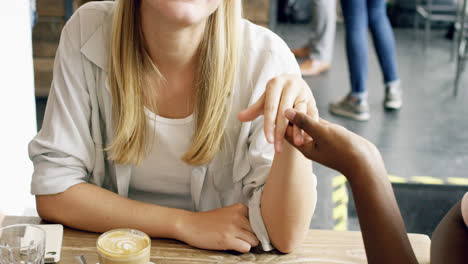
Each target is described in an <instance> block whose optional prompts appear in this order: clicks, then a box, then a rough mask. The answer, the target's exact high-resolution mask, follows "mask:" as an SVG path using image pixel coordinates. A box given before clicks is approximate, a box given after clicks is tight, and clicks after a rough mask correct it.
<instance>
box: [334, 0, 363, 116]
mask: <svg viewBox="0 0 468 264" xmlns="http://www.w3.org/2000/svg"><path fill="white" fill-rule="evenodd" d="M341 7H342V9H343V18H344V22H345V29H346V54H347V58H348V68H349V75H350V81H351V93H350V94H349V95H348V96H346V97H345V98H344V99H342V100H341V101H338V102H336V103H331V104H330V111H331V112H332V113H334V114H337V115H341V116H345V117H349V118H352V119H355V120H361V121H365V120H368V119H369V118H370V114H369V105H368V103H367V91H366V82H367V57H368V55H367V54H368V48H367V46H368V44H367V42H368V40H367V34H368V33H367V32H368V21H367V0H341Z"/></svg>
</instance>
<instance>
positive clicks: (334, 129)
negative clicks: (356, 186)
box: [285, 109, 384, 177]
mask: <svg viewBox="0 0 468 264" xmlns="http://www.w3.org/2000/svg"><path fill="white" fill-rule="evenodd" d="M285 115H286V117H287V118H288V119H289V121H291V123H292V124H293V125H294V126H297V127H298V128H299V129H302V130H304V131H305V132H306V133H307V134H308V135H309V136H310V137H311V138H309V139H306V142H304V143H303V144H302V145H298V144H296V143H295V142H293V141H294V140H293V129H292V127H291V126H289V128H288V131H287V133H286V139H287V140H288V141H289V142H290V143H291V144H292V145H293V146H295V147H296V148H297V149H298V150H299V151H301V152H302V154H304V156H306V157H307V158H308V159H311V160H313V161H316V162H318V163H320V164H322V165H325V166H327V167H330V168H332V169H335V170H337V171H339V172H341V173H343V174H344V175H345V176H347V177H350V176H351V175H354V174H356V173H358V174H359V173H360V172H362V170H369V169H372V170H374V171H373V172H375V169H384V164H383V161H382V158H381V156H380V152H379V151H378V150H377V148H376V147H375V145H374V144H372V143H371V142H369V141H368V140H366V139H364V138H363V137H361V136H358V135H356V134H354V133H353V132H351V131H349V130H347V129H346V128H344V127H342V126H339V125H336V124H332V123H329V122H327V121H325V120H323V119H320V120H319V121H314V119H313V118H312V117H310V116H307V115H305V114H303V113H299V112H297V111H294V110H292V109H289V110H287V111H286V113H285Z"/></svg>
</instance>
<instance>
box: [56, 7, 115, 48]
mask: <svg viewBox="0 0 468 264" xmlns="http://www.w3.org/2000/svg"><path fill="white" fill-rule="evenodd" d="M113 11H114V2H113V1H93V2H88V3H86V4H84V5H82V6H81V7H80V8H78V10H76V12H75V13H74V14H73V16H72V17H71V18H70V19H69V20H68V21H67V23H66V25H65V27H64V30H65V31H67V34H68V35H69V36H70V38H72V39H73V40H74V41H79V43H80V46H83V45H84V44H85V43H86V42H87V41H88V40H89V38H91V36H93V35H94V34H95V32H96V31H98V30H100V29H101V28H103V26H105V30H106V31H109V32H108V33H109V34H110V27H109V26H110V25H111V24H112V14H113Z"/></svg>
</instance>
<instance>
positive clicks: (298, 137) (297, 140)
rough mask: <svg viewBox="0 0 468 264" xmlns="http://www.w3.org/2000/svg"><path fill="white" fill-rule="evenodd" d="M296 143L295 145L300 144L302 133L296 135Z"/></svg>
mask: <svg viewBox="0 0 468 264" xmlns="http://www.w3.org/2000/svg"><path fill="white" fill-rule="evenodd" d="M296 143H297V145H302V143H303V140H302V135H301V134H297V135H296Z"/></svg>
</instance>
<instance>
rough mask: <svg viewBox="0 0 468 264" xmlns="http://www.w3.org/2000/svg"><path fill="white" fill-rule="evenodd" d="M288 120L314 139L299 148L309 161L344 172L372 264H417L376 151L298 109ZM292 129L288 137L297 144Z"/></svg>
mask: <svg viewBox="0 0 468 264" xmlns="http://www.w3.org/2000/svg"><path fill="white" fill-rule="evenodd" d="M286 116H287V118H288V119H289V120H290V121H291V122H292V123H293V124H294V125H296V126H298V127H299V128H301V129H303V130H304V131H305V132H306V133H307V134H308V135H310V136H311V137H312V138H313V140H310V141H308V142H306V143H305V144H303V145H297V144H295V146H296V148H297V149H298V150H300V151H301V152H302V153H303V154H304V155H305V156H306V157H307V158H309V159H312V160H314V161H317V162H319V163H321V164H323V165H325V166H327V167H330V168H332V169H335V170H337V171H339V172H341V173H343V174H344V175H345V176H346V178H347V179H348V181H349V183H350V185H351V189H352V192H353V197H354V202H355V204H356V210H357V214H358V217H359V223H360V225H361V231H362V236H363V240H364V245H365V248H366V255H367V260H368V262H369V263H378V264H385V263H389V264H394V263H405V264H406V263H417V260H416V257H415V255H414V252H413V250H412V248H411V244H410V242H409V240H408V236H407V234H406V229H405V225H404V223H403V219H402V217H401V214H400V210H399V208H398V204H397V202H396V199H395V195H394V194H393V189H392V185H391V184H390V181H389V180H388V178H387V171H386V169H385V166H384V163H383V161H382V158H381V156H380V153H379V151H378V150H377V148H376V147H375V146H374V145H373V144H372V143H370V142H369V141H367V140H365V139H364V138H362V137H360V136H358V135H356V134H354V133H352V132H350V131H348V130H346V129H345V128H343V127H341V126H338V125H334V124H331V123H328V122H327V121H325V120H320V121H314V120H313V119H312V118H310V117H309V116H307V115H304V114H302V113H297V112H295V111H293V110H288V111H287V112H286ZM292 134H293V133H292V129H291V128H289V129H288V131H287V134H286V139H287V140H288V141H289V142H293V135H292Z"/></svg>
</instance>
